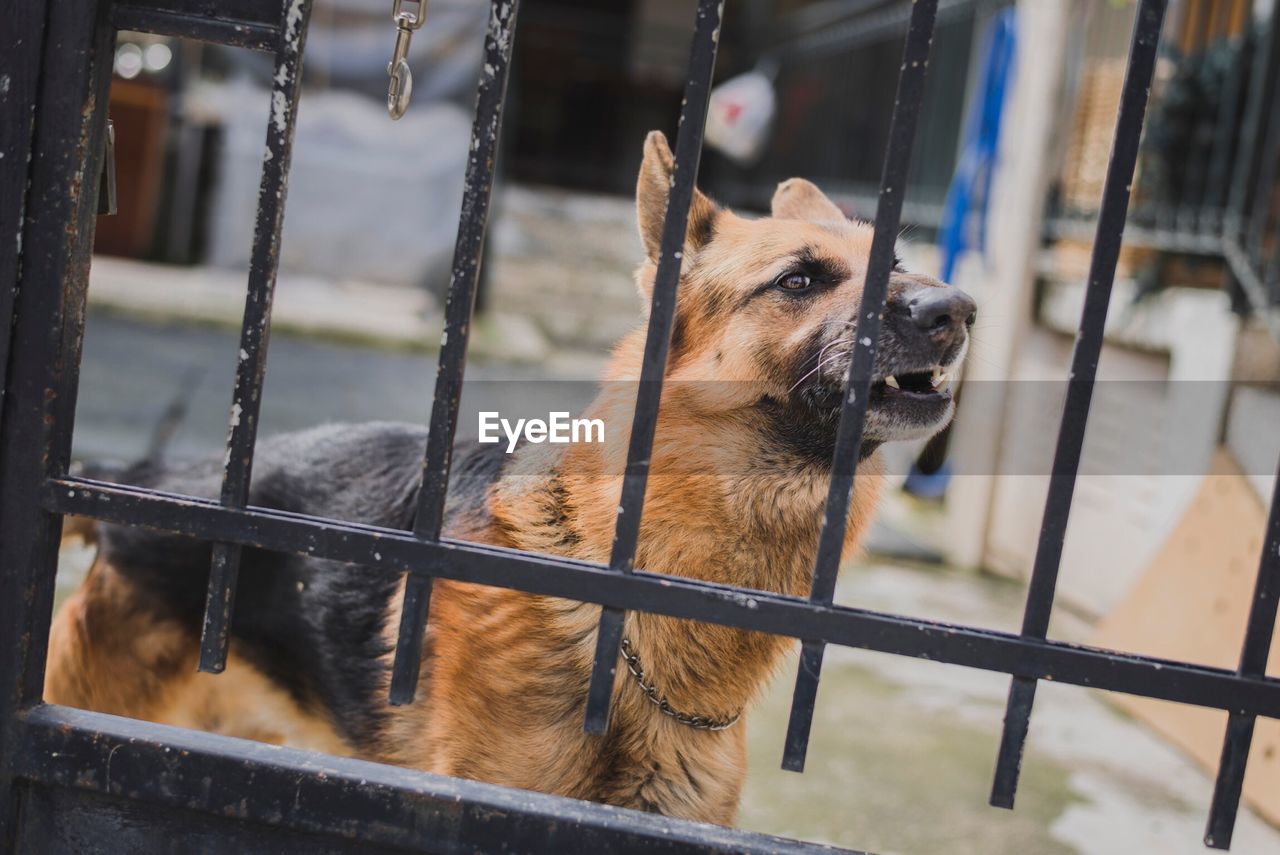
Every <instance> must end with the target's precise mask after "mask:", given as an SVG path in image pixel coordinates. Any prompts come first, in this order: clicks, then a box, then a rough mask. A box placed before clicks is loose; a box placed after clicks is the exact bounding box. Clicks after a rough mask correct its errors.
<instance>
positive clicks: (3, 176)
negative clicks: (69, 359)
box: [0, 0, 46, 429]
mask: <svg viewBox="0 0 1280 855" xmlns="http://www.w3.org/2000/svg"><path fill="white" fill-rule="evenodd" d="M45 11H46V9H45V5H44V3H30V4H28V3H21V2H12V0H10V2H9V3H7V4H6V5H5V6H4V7H3V11H0V17H2V18H3V20H4V21H5V26H4V27H3V28H2V29H0V75H2V76H3V79H4V81H5V82H4V86H3V87H2V88H0V224H2V225H3V228H4V230H5V232H6V234H5V235H4V236H3V238H2V239H0V429H3V418H4V407H3V404H4V396H5V376H6V374H7V373H8V366H9V344H10V337H11V335H12V333H13V322H12V321H13V317H14V315H13V303H14V298H15V297H17V294H18V268H19V259H20V255H21V254H20V251H19V250H20V247H21V246H22V240H21V229H22V223H23V221H24V213H25V211H26V202H27V179H28V177H29V176H28V160H29V158H30V156H31V142H32V137H33V134H34V132H35V118H36V93H37V90H38V87H39V84H40V58H41V48H42V46H43V44H44V27H45Z"/></svg>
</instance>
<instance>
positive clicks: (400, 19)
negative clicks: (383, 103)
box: [387, 0, 427, 119]
mask: <svg viewBox="0 0 1280 855" xmlns="http://www.w3.org/2000/svg"><path fill="white" fill-rule="evenodd" d="M407 2H410V3H414V4H415V5H416V8H415V9H414V11H412V12H408V11H405V10H404V6H405V3H406V0H395V5H394V6H393V7H392V9H391V20H392V21H394V22H395V25H396V46H395V50H394V51H393V52H392V54H391V62H389V63H387V76H388V77H390V78H391V80H390V82H389V83H388V84H387V113H389V114H390V116H391V118H392V119H398V118H400V117H401V116H403V115H404V112H405V110H407V109H408V108H409V98H410V97H411V96H412V95H413V72H412V71H411V70H410V69H409V40H410V39H411V38H413V31H414V30H417V29H419V28H421V27H422V23H423V21H424V20H426V17H427V0H407Z"/></svg>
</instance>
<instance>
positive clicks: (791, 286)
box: [777, 271, 813, 291]
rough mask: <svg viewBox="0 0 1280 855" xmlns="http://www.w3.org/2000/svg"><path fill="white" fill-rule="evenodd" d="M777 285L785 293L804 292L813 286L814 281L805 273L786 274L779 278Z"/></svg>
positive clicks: (793, 272)
mask: <svg viewBox="0 0 1280 855" xmlns="http://www.w3.org/2000/svg"><path fill="white" fill-rule="evenodd" d="M777 285H778V287H779V288H781V289H783V290H784V291H804V290H807V289H808V288H809V287H810V286H812V285H813V279H811V278H810V277H809V276H807V275H806V274H804V273H797V272H795V271H792V272H791V273H784V274H782V275H781V276H779V277H778V281H777Z"/></svg>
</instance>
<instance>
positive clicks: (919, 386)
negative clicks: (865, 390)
mask: <svg viewBox="0 0 1280 855" xmlns="http://www.w3.org/2000/svg"><path fill="white" fill-rule="evenodd" d="M950 383H951V373H950V371H949V370H948V369H947V368H944V367H942V366H941V365H933V366H932V367H930V368H929V369H928V370H925V371H899V372H896V373H894V374H887V375H885V376H884V377H881V378H880V379H878V380H875V381H873V382H872V384H871V393H872V397H873V398H874V397H877V396H878V397H880V398H883V399H886V400H893V399H895V398H919V399H923V400H929V399H943V398H945V399H950V398H951V388H950Z"/></svg>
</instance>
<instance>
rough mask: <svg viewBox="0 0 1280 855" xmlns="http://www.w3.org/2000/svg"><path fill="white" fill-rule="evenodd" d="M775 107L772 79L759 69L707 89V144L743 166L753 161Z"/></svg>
mask: <svg viewBox="0 0 1280 855" xmlns="http://www.w3.org/2000/svg"><path fill="white" fill-rule="evenodd" d="M776 108H777V96H776V95H774V92H773V81H772V80H771V79H770V78H769V76H768V75H767V74H765V73H764V72H763V71H760V70H755V71H748V72H747V73H746V74H739V75H738V76H737V77H733V78H730V79H729V80H726V81H725V82H724V83H721V84H720V85H719V86H717V87H716V88H715V89H713V90H712V92H711V103H710V105H709V108H708V115H707V132H706V141H707V144H708V145H710V146H712V147H713V148H716V149H718V150H720V151H721V152H723V153H724V154H725V155H727V156H728V157H729V158H731V159H732V160H734V161H736V162H737V163H739V164H741V165H743V166H748V165H750V164H752V163H754V162H755V161H756V160H757V159H758V158H759V157H760V155H761V154H762V153H763V152H764V145H765V143H766V142H767V141H768V139H769V126H770V124H772V122H773V114H774V111H775V110H776Z"/></svg>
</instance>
